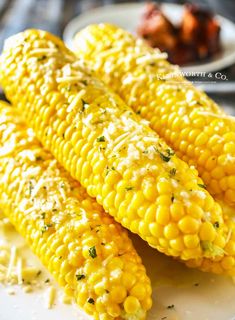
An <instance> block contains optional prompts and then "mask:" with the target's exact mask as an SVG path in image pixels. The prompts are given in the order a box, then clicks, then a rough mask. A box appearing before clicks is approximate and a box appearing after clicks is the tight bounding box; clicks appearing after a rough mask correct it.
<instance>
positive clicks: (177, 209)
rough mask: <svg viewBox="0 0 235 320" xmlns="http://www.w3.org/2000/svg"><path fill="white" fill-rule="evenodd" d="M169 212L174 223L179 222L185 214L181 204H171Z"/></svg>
mask: <svg viewBox="0 0 235 320" xmlns="http://www.w3.org/2000/svg"><path fill="white" fill-rule="evenodd" d="M170 212H171V216H172V218H173V220H175V221H179V220H180V219H181V218H182V217H183V216H184V214H185V212H184V207H183V206H182V204H181V203H173V204H172V205H171V207H170Z"/></svg>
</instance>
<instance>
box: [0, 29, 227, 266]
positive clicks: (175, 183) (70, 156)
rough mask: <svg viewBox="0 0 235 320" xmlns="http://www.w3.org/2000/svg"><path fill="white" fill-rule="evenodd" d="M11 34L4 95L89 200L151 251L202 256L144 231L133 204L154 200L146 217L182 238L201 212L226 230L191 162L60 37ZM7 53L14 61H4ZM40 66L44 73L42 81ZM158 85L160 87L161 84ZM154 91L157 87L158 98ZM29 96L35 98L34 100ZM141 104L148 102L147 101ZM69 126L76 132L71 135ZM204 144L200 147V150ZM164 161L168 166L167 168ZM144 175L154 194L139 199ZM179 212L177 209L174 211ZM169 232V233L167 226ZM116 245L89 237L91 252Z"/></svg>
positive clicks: (195, 228)
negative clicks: (193, 210)
mask: <svg viewBox="0 0 235 320" xmlns="http://www.w3.org/2000/svg"><path fill="white" fill-rule="evenodd" d="M16 39H17V41H11V42H10V45H8V46H6V47H5V49H4V52H3V54H2V56H1V66H0V67H1V70H0V71H1V72H0V82H1V85H2V87H3V88H4V89H5V91H6V95H7V97H8V98H9V99H10V100H11V101H12V103H13V104H14V105H15V106H18V108H19V110H20V111H21V112H22V114H23V115H24V117H25V119H26V121H27V122H28V124H29V125H30V126H31V127H32V128H33V129H34V130H35V132H36V134H37V136H38V138H39V139H40V140H41V142H42V144H43V145H45V146H46V147H48V148H49V149H50V151H51V152H52V153H53V154H54V156H55V157H56V158H57V160H58V161H59V162H60V163H61V164H62V165H63V167H64V168H65V169H66V170H68V171H69V172H70V174H72V175H73V177H74V178H76V180H78V181H80V183H81V184H82V185H83V186H84V187H85V188H86V189H87V190H88V191H89V193H90V194H91V195H92V196H93V197H96V200H97V202H98V203H100V204H102V205H103V206H104V207H105V209H106V210H107V211H108V212H109V213H110V215H112V216H113V217H114V218H115V219H116V220H117V221H118V222H120V223H121V224H122V225H123V226H124V227H126V228H128V229H129V230H131V231H133V232H136V233H138V234H139V235H140V236H141V237H142V238H143V239H144V240H146V241H149V244H150V245H151V246H153V247H156V248H157V249H158V250H159V251H161V252H165V253H166V254H168V255H174V256H176V255H177V257H178V258H182V259H186V257H188V258H191V257H193V254H195V258H199V257H200V258H202V257H204V255H205V257H206V256H207V253H204V251H203V250H202V248H194V249H188V248H183V251H178V250H176V249H173V248H172V247H170V241H171V240H174V239H168V238H166V236H165V235H164V233H163V235H161V237H160V238H158V237H156V236H154V235H153V234H152V235H151V236H150V232H151V231H150V230H148V228H147V225H148V222H147V221H146V220H145V217H146V215H145V214H144V213H143V210H142V211H140V210H139V207H140V206H141V207H142V208H146V209H147V208H149V207H151V206H155V208H156V212H155V217H154V220H153V221H152V222H151V223H156V224H158V225H161V226H164V227H167V226H168V225H171V224H172V223H174V222H175V224H174V226H175V227H178V235H177V238H179V237H181V238H183V237H184V235H185V234H195V235H199V230H200V227H201V225H202V223H203V222H204V219H205V217H206V218H207V219H208V222H209V223H211V224H212V222H213V221H217V220H218V216H219V215H220V218H221V219H220V220H221V221H220V228H219V230H217V229H216V235H218V234H223V237H224V238H225V239H226V238H227V236H228V234H227V231H226V226H225V224H224V221H223V217H222V214H221V213H219V212H220V210H219V209H218V208H217V206H216V202H213V205H212V207H211V210H210V215H208V214H207V211H206V210H205V207H206V205H205V203H206V202H207V198H208V197H211V196H210V195H209V193H208V192H207V191H206V190H205V189H204V188H201V190H200V191H199V190H198V188H199V186H198V185H200V184H201V183H202V181H201V179H199V178H198V173H197V172H196V170H195V168H190V167H189V165H188V164H187V163H185V162H183V161H182V160H180V159H179V158H178V157H177V156H176V154H175V153H174V151H173V150H171V149H170V147H169V146H168V145H167V144H166V143H165V141H164V140H161V139H160V138H159V136H158V135H157V134H156V133H155V132H153V131H152V130H151V129H150V128H149V126H148V125H147V124H146V123H145V122H143V121H141V120H140V118H139V117H138V116H137V115H136V114H135V113H133V111H132V109H131V108H129V107H127V106H126V105H125V103H123V101H122V100H121V99H120V98H119V97H118V96H117V95H115V94H114V93H113V92H112V91H110V90H109V88H108V87H105V85H104V84H103V83H101V82H100V81H99V80H98V79H94V78H92V77H91V76H90V74H89V72H88V70H86V69H85V68H83V67H81V66H78V60H77V58H76V56H75V55H74V54H73V53H72V52H71V51H69V50H68V49H67V48H66V47H65V45H64V44H63V42H62V41H60V40H59V39H58V38H56V37H54V36H52V35H51V34H49V33H46V32H43V31H38V30H26V31H25V32H23V33H21V34H20V35H18V36H16ZM38 39H40V47H38V43H37V41H38ZM35 43H36V44H35ZM25 46H27V48H28V51H27V52H28V53H27V54H25V52H24V50H23V48H24V47H25ZM51 48H53V50H51ZM39 49H40V50H43V51H45V50H47V51H48V52H47V57H46V59H43V60H39V61H38V60H37V55H38V50H39ZM40 50H39V51H40ZM29 52H30V54H29ZM44 60H46V61H44ZM14 61H17V63H12V62H14ZM133 62H134V61H133ZM135 65H136V64H135ZM32 66H33V68H32ZM114 67H115V64H114ZM22 68H24V69H25V70H26V71H27V74H28V79H29V81H28V82H27V83H25V82H22V81H21V73H20V71H21V69H22ZM78 69H79V79H78ZM68 70H69V71H68ZM114 73H115V72H114ZM38 74H40V76H41V78H42V80H41V81H35V80H34V79H35V78H36V79H38V78H39V76H38ZM48 74H49V80H50V81H47V80H48V78H47V77H46V76H48ZM147 74H148V73H147ZM45 79H46V80H45ZM75 80H76V81H75ZM74 81H75V82H76V85H75V84H74ZM84 81H85V82H86V86H84V83H83V82H84ZM48 82H49V83H48ZM50 82H51V84H50ZM30 85H33V86H34V87H35V90H34V92H31V91H30V89H29V86H30ZM159 87H161V86H159ZM130 89H131V88H130ZM160 90H164V86H163V87H162V89H161V88H160ZM167 90H169V91H167V92H168V96H167V99H168V102H167V103H166V104H167V108H168V109H169V110H171V107H172V106H175V101H174V99H173V97H172V88H170V87H169V88H168V89H167ZM174 90H175V89H174ZM190 90H191V89H190ZM51 91H53V92H56V93H58V96H60V99H59V100H60V103H61V105H60V108H64V109H66V112H67V116H66V117H65V119H64V120H62V119H61V118H60V117H59V116H58V115H57V111H58V109H57V105H56V103H55V105H53V104H52V103H51V97H50V98H46V97H47V95H48V94H49V93H50V92H51ZM130 91H132V90H130ZM13 92H14V94H13ZM22 92H24V93H25V94H24V97H23V98H24V101H25V104H18V101H19V100H21V96H22ZM174 92H175V91H174ZM44 93H46V95H44ZM194 95H196V93H195V92H193V90H191V91H189V93H187V97H186V98H187V100H188V103H189V105H190V103H192V102H193V103H194V101H195V100H197V99H196V97H195V96H194ZM161 96H162V95H160V92H159V98H160V97H161ZM42 97H43V98H42ZM147 97H148V94H144V95H142V94H141V95H140V101H142V100H143V99H145V100H146V98H147ZM35 100H36V101H37V106H35V104H34V101H35ZM160 100H161V99H160ZM197 101H199V100H197ZM156 103H157V101H156ZM83 104H84V106H83ZM160 104H161V105H162V108H161V113H162V115H161V117H159V119H160V120H159V121H162V119H163V120H164V118H165V120H166V118H167V113H166V112H165V107H164V104H163V103H162V101H161V102H160ZM198 104H199V103H198ZM145 105H146V106H148V104H145ZM107 106H108V107H107ZM48 107H49V108H51V109H52V111H51V116H50V118H48V119H47V122H44V121H43V117H42V114H43V110H44V109H47V108H48ZM175 108H176V109H174V112H175V114H176V115H177V114H179V113H178V110H177V106H175ZM39 110H40V111H39ZM190 110H191V111H192V114H190V115H186V117H185V118H184V121H180V120H178V116H176V118H175V119H173V118H172V120H173V121H172V123H174V127H175V128H176V127H177V128H178V127H179V125H180V126H181V124H182V123H190V120H191V119H196V118H197V115H196V114H195V111H194V110H195V108H191V107H190ZM35 115H37V117H36V116H35ZM204 118H205V117H204ZM165 120H164V121H165ZM62 122H63V123H64V122H65V123H66V130H67V128H68V127H69V128H70V130H69V132H70V135H71V138H70V139H68V137H67V135H65V134H64V135H63V134H62V135H59V133H60V134H61V133H62V131H63V130H62V129H61V126H63V125H62V124H61V123H62ZM217 125H218V124H217ZM182 129H183V128H182ZM167 130H168V131H167V136H168V138H169V140H170V139H173V140H178V139H180V134H179V132H180V130H177V131H175V133H173V134H172V131H171V130H170V128H168V129H167ZM221 130H222V129H221ZM44 132H45V133H46V134H44ZM74 132H75V133H76V132H78V134H77V135H74V134H73V133H74ZM200 133H201V130H200V129H199V128H196V129H193V130H191V131H190V132H189V134H188V136H189V139H190V140H191V141H192V142H193V141H195V140H196V139H197V137H198V135H199V134H200ZM208 133H209V131H208V129H206V128H205V134H207V135H208ZM208 137H209V135H208ZM79 141H82V145H81V148H79V151H76V147H77V145H78V143H79ZM209 141H210V137H209ZM177 143H178V142H177ZM188 149H189V153H190V154H195V155H196V156H197V157H200V156H201V155H202V154H203V152H201V149H200V146H197V147H196V148H195V146H194V145H193V144H191V145H190V146H189V147H188ZM220 149H221V148H219V147H216V148H215V153H216V154H217V153H218V152H219V151H220ZM209 152H210V151H205V152H204V157H205V155H206V154H209ZM212 153H213V146H212V151H211V154H212ZM203 159H204V158H203V157H201V160H200V161H201V162H203V161H204V160H203ZM186 160H187V162H188V163H189V164H191V163H193V160H192V159H191V158H190V159H188V158H187V159H186ZM200 168H202V165H200ZM172 169H175V171H174V170H173V172H172ZM110 170H111V172H112V171H117V173H118V174H117V175H115V179H116V180H115V183H114V182H113V180H112V179H110V180H109V178H108V175H109V173H110ZM94 171H95V172H94ZM106 177H107V180H106ZM150 177H151V178H150ZM118 179H119V180H118ZM94 180H96V181H98V184H94V182H93V181H94ZM145 180H148V183H149V187H150V189H151V188H154V187H155V188H156V190H157V197H156V198H155V199H154V200H152V201H150V200H149V199H146V197H145V195H144V189H145V188H144V183H142V182H143V181H145ZM213 180H215V179H212V180H211V183H214V182H213ZM188 182H191V190H188V189H187V188H186V187H185V184H186V183H188ZM216 192H217V190H216ZM198 193H199V195H198ZM117 198H118V199H117ZM159 198H160V200H159ZM142 201H143V203H141V202H142ZM161 202H163V203H164V204H161ZM117 203H118V204H117ZM175 203H177V204H180V206H181V208H182V209H180V210H176V212H175V211H174V209H173V210H172V212H173V214H172V212H171V208H170V205H171V204H173V205H174V204H175ZM192 203H193V204H197V205H200V207H201V209H202V211H203V216H202V217H201V218H198V219H195V218H193V217H192V216H190V215H188V214H187V207H188V205H190V204H192ZM169 204H170V205H169ZM182 212H183V213H184V215H183V216H181V214H182ZM140 213H141V214H140ZM174 213H175V216H174ZM148 219H149V215H148ZM176 222H177V223H176ZM80 227H81V229H84V224H80ZM85 229H86V228H85ZM76 230H77V227H76ZM166 230H167V228H166ZM83 231H85V230H83ZM91 231H93V230H91ZM149 231H150V232H149ZM93 232H95V231H93ZM174 232H175V234H176V233H177V231H175V230H174ZM166 235H167V236H168V237H170V238H171V237H172V235H171V232H169V230H168V231H166ZM109 243H110V242H109ZM117 248H118V246H116V244H115V245H114V246H113V245H111V244H109V245H108V244H106V245H104V246H102V247H101V245H100V246H98V245H97V255H99V254H100V253H101V252H102V254H105V255H112V254H117V252H118V250H117ZM184 249H185V252H184ZM219 249H222V248H218V250H214V251H213V258H216V257H217V256H218V255H220V252H221V251H220V250H219ZM177 251H178V252H177ZM83 257H84V259H85V260H87V259H90V258H92V257H89V248H88V246H87V245H85V246H84V247H83ZM66 267H67V266H66Z"/></svg>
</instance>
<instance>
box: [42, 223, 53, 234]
mask: <svg viewBox="0 0 235 320" xmlns="http://www.w3.org/2000/svg"><path fill="white" fill-rule="evenodd" d="M51 227H53V224H52V223H48V224H45V225H44V226H43V227H42V234H43V233H44V232H46V231H48V230H49V228H51Z"/></svg>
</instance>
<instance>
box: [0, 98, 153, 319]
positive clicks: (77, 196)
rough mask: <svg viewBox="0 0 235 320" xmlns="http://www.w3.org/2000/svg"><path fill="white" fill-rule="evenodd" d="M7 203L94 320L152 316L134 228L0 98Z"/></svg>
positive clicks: (1, 202) (1, 174) (1, 171)
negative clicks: (121, 221)
mask: <svg viewBox="0 0 235 320" xmlns="http://www.w3.org/2000/svg"><path fill="white" fill-rule="evenodd" d="M0 160H1V168H0V207H1V210H3V212H4V214H5V215H6V216H7V217H9V219H10V221H11V222H12V224H13V225H14V226H15V227H16V229H17V230H18V231H19V233H20V234H21V235H23V236H24V237H25V238H26V240H27V242H28V244H29V245H30V247H31V248H32V249H33V251H34V253H35V254H36V255H37V256H38V257H39V258H40V259H41V261H42V262H43V263H44V265H45V266H46V267H47V268H48V269H49V271H50V272H51V273H52V275H53V276H54V277H55V278H56V279H57V281H58V283H59V284H60V285H61V286H62V287H64V289H65V292H66V293H67V294H68V295H71V296H73V297H74V298H75V300H76V302H77V303H78V305H79V306H81V307H82V308H83V309H84V310H85V311H86V312H87V313H88V314H91V315H93V316H94V318H95V319H97V320H100V319H103V320H108V319H110V320H111V319H136V320H137V319H145V314H146V311H147V310H148V309H149V308H150V307H151V285H150V280H149V279H148V277H147V275H146V272H145V268H144V266H143V265H142V262H141V258H140V257H139V256H138V254H137V252H136V251H135V249H134V247H133V245H132V242H131V240H130V239H129V238H128V234H127V232H126V231H125V230H124V229H122V227H121V226H120V225H119V224H117V223H116V222H114V220H113V218H112V217H111V216H109V215H108V214H106V213H105V212H104V211H103V209H102V208H101V207H100V206H99V205H98V204H97V203H96V201H95V200H94V199H92V198H90V197H89V196H88V195H87V193H86V191H85V189H84V188H83V187H82V186H80V185H79V183H78V182H76V181H74V180H73V179H72V178H71V177H70V176H69V174H68V173H67V172H66V171H65V170H64V169H63V168H61V166H60V165H59V164H58V163H57V162H56V160H55V159H53V158H52V156H51V155H50V153H48V152H47V151H45V150H43V149H42V147H41V145H40V144H39V142H38V141H37V140H36V138H35V136H34V134H33V133H32V130H31V129H28V128H26V126H25V124H24V123H23V122H22V120H21V119H20V117H19V114H18V113H17V112H16V110H14V109H13V108H11V107H9V106H8V105H6V104H3V103H2V102H1V103H0Z"/></svg>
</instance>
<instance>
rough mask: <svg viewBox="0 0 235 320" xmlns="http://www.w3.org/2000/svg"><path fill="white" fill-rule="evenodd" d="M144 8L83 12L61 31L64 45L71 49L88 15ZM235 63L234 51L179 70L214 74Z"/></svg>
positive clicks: (124, 5)
mask: <svg viewBox="0 0 235 320" xmlns="http://www.w3.org/2000/svg"><path fill="white" fill-rule="evenodd" d="M143 6H144V4H143V3H128V2H126V3H117V4H107V5H104V6H99V7H97V8H93V9H90V10H88V11H86V12H83V13H81V14H79V15H77V16H76V17H74V18H73V19H72V20H70V21H69V22H68V24H67V25H66V26H65V28H64V31H63V40H64V41H65V43H66V45H67V46H68V47H69V48H70V49H73V48H74V47H73V42H72V39H73V37H74V35H75V33H76V32H78V31H79V30H80V29H79V27H77V25H78V24H79V21H80V20H81V19H86V17H89V16H90V15H95V14H99V13H100V12H105V11H106V12H109V11H110V10H114V9H115V10H124V9H126V8H127V7H128V8H130V9H131V8H135V9H140V8H142V7H143ZM161 6H162V7H163V10H164V7H165V8H167V7H168V8H173V7H175V8H176V7H177V8H181V7H182V6H183V5H181V4H176V3H162V4H161ZM215 16H216V18H217V19H218V20H219V21H220V22H221V28H223V25H224V24H225V25H230V27H232V28H234V32H235V23H233V22H232V21H231V20H229V19H228V18H225V17H223V16H221V15H217V14H216V15H215ZM234 63H235V50H234V51H233V52H231V53H230V54H229V55H225V56H224V57H222V58H219V59H218V60H216V61H210V62H204V63H199V64H197V65H193V64H192V65H187V66H180V68H181V70H182V71H183V72H215V71H219V70H221V69H224V68H226V67H229V66H231V65H232V64H234Z"/></svg>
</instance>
